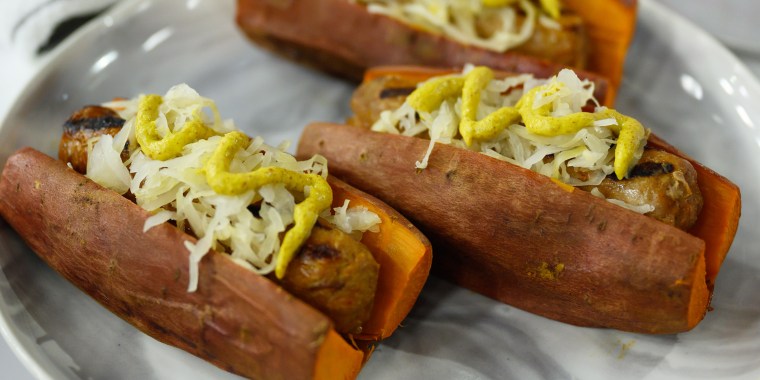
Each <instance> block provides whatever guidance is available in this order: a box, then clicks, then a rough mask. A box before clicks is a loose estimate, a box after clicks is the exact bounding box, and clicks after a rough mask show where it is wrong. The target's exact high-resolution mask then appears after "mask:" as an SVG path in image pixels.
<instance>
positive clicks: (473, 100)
mask: <svg viewBox="0 0 760 380" xmlns="http://www.w3.org/2000/svg"><path fill="white" fill-rule="evenodd" d="M492 79H493V71H491V69H489V68H487V67H482V66H480V67H476V68H474V69H473V70H471V71H470V72H469V73H467V74H466V75H465V76H464V77H446V78H437V79H433V80H431V81H428V82H427V83H425V84H423V85H422V86H420V87H419V88H418V89H417V90H415V91H414V92H412V93H411V94H410V95H409V97H408V98H407V102H408V103H409V105H410V106H411V107H412V108H413V109H415V110H416V111H420V112H428V113H429V112H432V111H434V110H437V109H438V108H439V107H440V105H441V103H442V102H443V101H445V100H446V99H447V98H451V97H454V96H459V95H460V94H461V96H462V117H461V120H460V123H459V133H460V134H461V135H462V139H463V140H464V142H465V144H467V145H468V146H470V145H472V143H473V141H474V140H490V139H493V138H495V137H496V136H497V135H498V134H499V133H500V132H501V131H503V130H504V129H505V128H507V127H508V126H510V125H512V124H515V123H518V122H519V121H520V119H522V122H523V124H524V125H525V128H526V129H527V131H528V132H530V133H533V134H536V135H541V136H558V135H563V134H569V133H576V132H578V131H580V130H581V129H583V128H586V127H589V126H591V125H593V123H594V121H597V120H603V119H614V120H615V122H616V124H615V125H610V126H609V128H610V129H611V130H612V131H613V132H615V133H617V134H618V140H617V143H616V146H615V162H614V165H613V168H614V170H615V175H616V176H617V178H618V179H623V178H625V177H626V176H627V175H628V171H629V170H630V168H631V167H632V166H633V165H634V164H635V162H636V160H638V157H637V156H638V155H639V154H640V153H641V149H642V147H643V146H644V145H645V144H646V140H647V138H648V137H649V136H648V135H649V133H648V130H647V129H646V128H644V126H642V125H641V123H640V122H638V121H637V120H636V119H634V118H632V117H629V116H625V115H623V114H621V113H619V112H617V111H615V110H612V109H604V110H601V111H598V112H594V113H589V112H576V113H572V114H569V115H565V116H551V112H552V105H551V104H545V105H543V106H541V107H537V108H534V101H535V99H536V96H537V95H538V94H539V93H543V94H552V93H556V92H558V91H560V90H561V89H562V86H564V84H562V83H556V82H555V83H549V84H545V85H542V86H537V87H535V88H533V89H531V90H530V91H528V92H526V93H525V94H523V96H522V97H521V98H520V100H519V101H518V102H517V104H516V105H515V107H502V108H499V109H498V110H497V111H495V112H492V113H491V114H489V115H487V116H486V117H484V118H483V119H481V120H479V121H478V120H477V110H478V104H479V103H480V94H481V91H482V90H483V89H485V88H486V86H488V83H489V82H490V81H491V80H492ZM460 83H461V86H460ZM457 88H461V90H460V91H461V92H457V91H455V90H456V89H457ZM442 89H445V90H442ZM428 95H430V97H429V98H426V96H428ZM410 99H412V100H410Z"/></svg>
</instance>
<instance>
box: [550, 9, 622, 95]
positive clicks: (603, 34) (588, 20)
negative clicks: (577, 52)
mask: <svg viewBox="0 0 760 380" xmlns="http://www.w3.org/2000/svg"><path fill="white" fill-rule="evenodd" d="M562 3H563V4H564V6H565V7H566V8H567V9H569V10H572V11H573V12H575V13H576V14H578V15H579V16H581V18H582V19H583V21H584V22H585V24H584V25H585V26H586V30H587V33H588V36H589V39H590V40H591V43H590V44H589V45H590V49H591V51H590V53H589V61H588V67H587V69H588V70H590V71H592V72H595V73H599V74H602V75H603V76H605V77H607V78H609V79H610V80H611V81H612V85H613V87H614V88H617V87H618V86H619V85H620V80H621V78H622V77H623V63H624V62H625V56H626V52H627V51H628V46H629V45H630V44H631V41H632V40H633V35H634V33H635V31H636V8H637V0H563V2H562Z"/></svg>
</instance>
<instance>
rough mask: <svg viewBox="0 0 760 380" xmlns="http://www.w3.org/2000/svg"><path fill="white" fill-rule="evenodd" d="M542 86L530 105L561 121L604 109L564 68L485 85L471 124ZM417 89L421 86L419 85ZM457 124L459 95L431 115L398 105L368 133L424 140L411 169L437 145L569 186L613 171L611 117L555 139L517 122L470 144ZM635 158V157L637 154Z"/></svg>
mask: <svg viewBox="0 0 760 380" xmlns="http://www.w3.org/2000/svg"><path fill="white" fill-rule="evenodd" d="M472 69H473V67H472V66H468V67H466V68H465V69H464V71H463V73H462V74H457V75H466V74H467V73H468V72H469V71H470V70H472ZM547 84H556V85H555V86H545V87H546V88H547V89H552V90H551V91H549V90H547V91H538V93H537V94H536V97H535V99H532V101H533V107H534V108H539V107H543V106H545V105H549V104H550V105H551V107H550V108H551V116H555V117H561V116H566V115H570V114H573V113H578V112H581V111H582V108H583V107H584V106H586V105H587V104H589V103H591V104H595V105H596V110H597V111H599V112H603V111H605V110H606V108H605V107H601V106H599V103H598V102H597V101H596V99H595V98H594V95H593V94H594V83H593V82H590V81H588V80H581V79H579V78H578V76H577V75H576V74H575V73H574V72H573V71H572V70H568V69H565V70H562V71H561V72H560V73H559V74H558V75H557V76H555V77H552V78H550V79H547V80H544V79H536V78H534V77H533V76H532V75H528V74H524V75H517V76H511V77H507V78H504V79H493V80H491V81H490V82H489V83H488V85H487V86H486V87H485V89H484V90H483V91H481V94H480V103H479V104H478V107H477V120H481V119H483V118H485V117H486V116H488V115H490V114H492V113H493V112H495V111H496V110H498V109H500V108H502V107H515V106H516V105H517V103H518V101H520V99H521V98H522V97H523V95H524V94H525V93H527V92H528V91H530V90H531V89H533V88H536V87H538V86H543V85H547ZM423 85H424V82H423V83H421V84H420V85H419V86H423ZM461 120H462V96H455V97H450V98H447V99H446V100H444V101H443V102H442V103H441V104H440V106H439V107H438V108H437V109H435V110H434V111H432V112H424V111H417V110H415V109H414V108H413V107H412V106H411V105H410V104H409V103H408V102H404V103H403V104H402V105H401V106H400V107H399V108H397V109H395V110H386V111H383V112H382V113H381V114H380V118H379V119H378V120H377V121H376V122H375V124H374V125H373V126H372V130H374V131H377V132H385V133H392V134H401V135H406V136H417V137H424V138H429V139H430V145H429V146H428V149H427V151H426V153H425V155H424V156H423V157H422V158H421V160H420V161H417V162H416V167H417V169H424V168H425V167H426V166H427V162H428V159H429V157H430V155H431V154H432V152H433V150H434V147H435V144H436V143H442V144H449V145H454V146H457V147H459V148H462V149H468V150H472V151H476V152H480V153H482V154H485V155H487V156H490V157H493V158H495V159H498V160H502V161H506V162H510V163H512V164H514V165H518V166H521V167H523V168H526V169H530V170H532V171H535V172H538V173H541V174H543V175H546V176H548V177H551V178H554V179H557V180H559V181H562V182H564V183H566V184H569V185H572V186H597V185H599V184H600V183H601V182H602V180H604V178H605V177H607V176H608V175H610V174H612V173H613V172H614V167H613V161H614V157H615V154H614V148H615V145H616V143H617V133H616V132H615V131H616V129H614V128H613V127H616V126H617V124H618V122H617V121H616V120H615V119H614V118H603V119H599V120H596V121H594V122H593V123H590V124H589V125H588V126H586V127H584V128H581V129H580V130H578V131H577V132H576V133H570V134H561V135H556V136H542V135H538V134H535V133H531V132H530V131H528V129H527V128H526V127H525V125H524V124H522V122H515V123H513V124H511V125H509V126H508V127H506V128H505V129H504V130H503V131H501V132H500V133H499V134H498V135H497V136H496V137H494V138H493V139H489V140H474V141H473V142H472V143H471V145H467V144H466V143H465V142H464V141H463V138H462V135H461V133H460V129H459V126H460V121H461ZM642 147H643V145H642ZM638 155H639V157H640V152H638ZM636 159H638V157H637V158H636ZM597 193H598V192H597ZM597 195H599V194H597ZM614 203H616V204H620V203H622V202H619V201H616V202H614ZM622 206H624V207H626V208H629V209H632V210H634V211H637V212H641V213H646V212H649V211H651V210H650V208H651V206H647V205H645V206H642V207H634V206H632V205H627V204H623V205H622Z"/></svg>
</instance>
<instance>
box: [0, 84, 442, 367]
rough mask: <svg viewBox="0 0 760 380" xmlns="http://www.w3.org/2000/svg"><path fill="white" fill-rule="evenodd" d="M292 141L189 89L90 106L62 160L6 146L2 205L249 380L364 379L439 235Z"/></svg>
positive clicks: (48, 255) (119, 299) (92, 290)
mask: <svg viewBox="0 0 760 380" xmlns="http://www.w3.org/2000/svg"><path fill="white" fill-rule="evenodd" d="M283 149H284V146H280V147H274V146H270V145H267V144H265V143H264V142H263V141H262V139H260V138H253V139H252V138H249V137H248V136H246V135H245V134H243V133H242V132H240V131H238V130H237V129H235V127H234V125H233V124H232V123H231V122H230V121H224V120H222V119H221V117H220V116H219V113H218V112H217V111H216V106H215V105H214V103H213V102H212V101H211V100H209V99H207V98H204V97H201V96H200V95H198V93H196V92H195V91H194V90H192V89H190V88H189V87H187V86H185V85H180V86H175V87H174V88H172V89H170V90H169V91H168V92H167V93H166V95H164V96H159V95H143V96H140V97H139V98H135V99H131V100H119V101H114V102H111V103H108V104H105V105H104V106H89V107H85V108H83V109H82V110H80V111H77V112H76V113H75V114H74V115H72V116H71V118H70V119H69V120H68V121H67V122H66V124H65V125H64V133H63V137H62V140H61V144H60V150H59V157H60V161H56V160H54V159H52V158H50V157H48V156H46V155H44V154H42V153H40V152H37V151H35V150H33V149H31V148H24V149H22V150H20V151H18V152H17V153H16V154H14V155H13V156H12V157H11V158H9V160H8V162H7V163H6V166H5V168H4V170H3V174H2V179H1V180H0V215H2V217H3V218H4V219H5V220H6V221H7V222H8V223H9V224H10V225H11V226H13V227H14V229H16V230H17V231H18V233H19V234H20V235H21V237H22V238H24V240H26V242H27V243H28V244H29V246H30V247H31V248H32V249H33V250H34V251H35V252H37V253H38V254H39V255H40V257H42V258H43V259H44V260H45V261H46V262H47V263H48V264H49V265H50V266H51V267H53V268H54V269H56V270H57V271H58V272H60V273H61V274H62V275H63V276H64V277H66V278H67V279H69V280H70V281H71V282H73V283H74V284H75V285H77V286H78V287H79V288H81V289H82V290H84V291H85V292H87V293H88V294H89V295H91V296H92V297H93V298H95V299H96V300H98V301H99V302H100V303H101V304H103V305H104V306H106V307H107V308H109V309H110V310H111V311H113V312H114V313H116V314H117V315H119V316H120V317H121V318H123V319H125V320H126V321H128V322H130V323H131V324H133V325H134V326H136V327H137V328H139V329H140V330H142V331H144V332H146V333H148V334H149V335H151V336H153V337H154V338H156V339H158V340H160V341H163V342H165V343H168V344H172V345H175V346H177V347H180V348H182V349H184V350H186V351H188V352H190V353H193V354H194V355H196V356H199V357H201V358H203V359H205V360H208V361H210V362H212V363H214V364H216V365H218V366H220V367H221V368H223V369H226V370H229V371H231V372H234V373H238V374H241V375H243V376H246V377H251V378H275V377H277V378H335V377H336V376H337V377H341V378H343V377H355V376H356V374H357V373H358V371H359V369H360V368H361V365H362V363H363V362H364V361H365V360H366V358H367V357H368V355H369V352H370V351H371V349H372V345H373V344H374V343H375V342H377V341H379V340H381V339H383V338H385V337H387V336H389V335H390V334H391V333H392V332H393V331H394V330H395V329H396V327H397V326H398V325H399V323H400V322H401V320H402V319H403V318H404V317H405V315H406V314H407V313H408V312H409V310H410V309H411V306H412V305H413V303H414V301H415V300H416V298H417V295H418V294H419V292H420V290H421V288H422V285H423V283H424V281H425V279H426V278H427V273H428V271H429V268H430V262H431V250H430V246H429V243H428V242H427V240H426V239H425V237H424V236H422V235H421V234H420V233H419V232H418V231H417V230H416V229H415V228H414V227H413V226H412V225H411V224H409V222H408V221H406V219H404V218H403V217H402V216H401V215H400V214H398V213H397V212H395V211H393V210H392V209H390V208H389V207H388V206H387V205H385V204H384V203H382V202H380V201H378V200H377V199H375V198H373V197H371V196H369V195H367V194H364V193H362V192H360V191H358V190H356V189H354V188H353V187H351V186H349V185H347V184H345V183H343V182H341V181H340V180H338V179H336V178H334V177H331V176H330V177H328V175H327V162H326V160H325V159H324V158H323V157H320V156H315V157H312V158H310V159H308V160H304V161H298V160H296V159H295V158H293V157H292V156H291V155H289V154H288V153H286V152H285V151H284V150H283ZM80 172H81V173H86V175H87V177H85V176H83V175H82V174H80Z"/></svg>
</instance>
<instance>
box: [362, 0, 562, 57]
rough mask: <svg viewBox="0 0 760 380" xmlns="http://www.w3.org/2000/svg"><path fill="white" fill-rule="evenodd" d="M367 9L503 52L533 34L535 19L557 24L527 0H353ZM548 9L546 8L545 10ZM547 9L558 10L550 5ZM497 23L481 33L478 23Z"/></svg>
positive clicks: (463, 41) (459, 40)
mask: <svg viewBox="0 0 760 380" xmlns="http://www.w3.org/2000/svg"><path fill="white" fill-rule="evenodd" d="M356 1H358V2H359V3H362V4H366V6H367V10H368V11H369V12H370V13H377V14H382V15H386V16H388V17H392V18H394V19H397V20H399V21H401V22H404V23H406V24H410V25H414V26H416V27H419V28H422V29H424V30H428V31H430V32H433V33H438V34H443V35H445V36H447V37H449V38H451V39H453V40H455V41H458V42H460V43H463V44H467V45H472V46H478V47H481V48H484V49H489V50H493V51H497V52H504V51H507V50H509V49H512V48H514V47H515V46H519V45H521V44H523V43H525V42H526V41H528V39H530V37H531V36H532V35H533V33H534V31H535V28H536V22H540V23H541V24H542V25H545V26H547V27H551V28H558V27H559V24H557V22H556V21H554V20H553V19H552V18H550V17H549V16H548V15H547V14H546V12H544V11H543V10H542V8H541V6H539V5H537V4H535V3H534V2H532V1H529V0H515V1H508V2H505V3H506V4H503V5H489V4H485V3H487V2H485V1H483V0H356ZM546 11H547V12H548V11H549V9H547V10H546ZM550 13H556V14H558V13H559V9H556V11H555V10H554V9H551V11H550ZM484 23H488V24H490V25H496V27H491V28H489V29H490V30H489V32H488V33H484V31H483V29H484V28H481V27H480V26H479V24H484Z"/></svg>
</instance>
